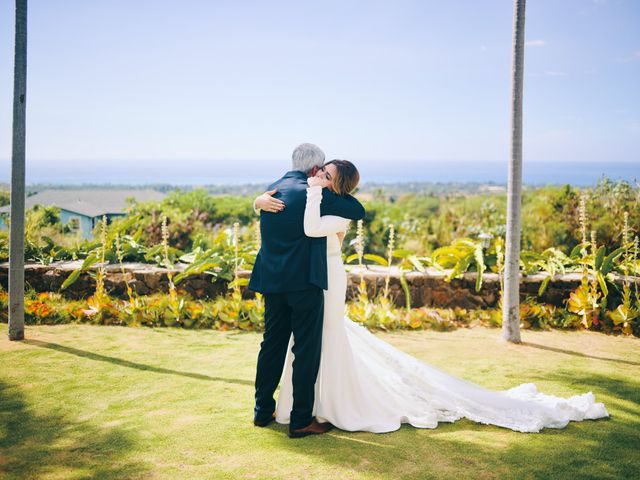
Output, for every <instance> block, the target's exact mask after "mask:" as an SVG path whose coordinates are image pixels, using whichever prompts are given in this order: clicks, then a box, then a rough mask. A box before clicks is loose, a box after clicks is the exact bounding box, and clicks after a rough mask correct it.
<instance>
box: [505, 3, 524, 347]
mask: <svg viewBox="0 0 640 480" xmlns="http://www.w3.org/2000/svg"><path fill="white" fill-rule="evenodd" d="M524 11H525V0H515V2H514V13H513V66H512V73H511V75H512V77H511V155H510V157H511V158H510V161H509V180H508V186H507V239H506V249H505V250H506V251H505V269H504V299H503V302H502V338H503V340H506V341H508V342H513V343H520V231H521V212H520V209H521V203H522V201H521V198H522V86H523V85H522V84H523V70H524Z"/></svg>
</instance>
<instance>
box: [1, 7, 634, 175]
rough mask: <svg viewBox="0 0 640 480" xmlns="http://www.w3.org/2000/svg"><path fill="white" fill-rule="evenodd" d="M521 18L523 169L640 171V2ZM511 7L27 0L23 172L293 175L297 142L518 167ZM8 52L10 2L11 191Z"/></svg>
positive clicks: (354, 156)
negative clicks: (290, 164) (60, 167)
mask: <svg viewBox="0 0 640 480" xmlns="http://www.w3.org/2000/svg"><path fill="white" fill-rule="evenodd" d="M527 3H528V4H527V19H526V22H527V23H526V38H527V43H528V46H527V49H526V54H525V71H526V75H525V97H524V98H525V100H524V109H525V114H524V115H525V119H524V126H525V136H524V156H525V160H526V161H527V162H554V161H569V162H571V161H575V162H583V161H586V162H599V163H604V162H611V161H616V162H634V161H638V152H639V151H640V93H639V91H638V85H640V28H638V26H639V25H640V2H638V1H635V0H626V1H625V0H598V1H594V0H562V1H557V0H529V1H528V2H527ZM512 8H513V6H512V1H511V0H483V1H475V0H450V1H446V2H443V1H427V0H416V1H404V0H394V1H391V0H388V1H349V0H341V1H316V2H299V1H298V2H293V1H292V2H287V1H279V0H270V1H241V0H235V1H214V0H208V1H204V0H202V1H200V0H183V1H166V0H155V1H147V0H136V1H120V0H109V1H101V2H98V1H86V0H76V1H64V0H58V1H56V2H51V1H46V0H30V2H29V9H30V11H29V72H28V80H29V81H28V95H27V100H28V118H27V120H28V141H27V144H28V145H27V148H28V158H29V160H30V162H31V163H30V167H29V168H31V169H36V168H37V169H38V172H39V173H42V172H43V171H44V172H46V171H47V169H51V170H54V169H55V168H54V165H57V164H64V163H65V162H66V164H68V165H71V164H76V165H79V162H80V161H81V160H82V161H83V167H82V168H84V169H86V170H87V171H92V170H94V169H95V170H96V171H100V170H101V169H105V168H109V167H112V168H117V169H126V168H128V167H131V168H133V167H137V168H139V169H141V171H144V169H151V168H156V169H163V170H165V171H166V172H168V173H169V174H171V172H174V171H176V172H177V171H179V170H180V169H181V168H184V165H187V164H189V165H190V168H192V167H193V166H194V165H195V166H197V165H198V162H203V163H205V162H208V163H210V164H211V163H215V162H220V164H222V161H223V160H232V162H230V163H229V162H227V163H225V165H226V167H225V168H226V169H228V170H229V171H234V172H236V173H237V174H238V175H241V174H242V173H243V172H244V171H247V170H248V169H251V168H253V166H254V165H255V162H256V161H265V162H276V163H274V165H277V166H278V167H279V166H280V165H281V164H282V165H285V166H286V162H287V161H288V159H289V156H290V152H291V150H292V148H293V147H294V146H295V145H296V144H298V143H300V142H303V141H311V142H314V143H317V144H318V145H320V146H321V147H322V148H323V149H324V150H325V151H326V153H327V156H328V157H330V158H336V157H337V158H348V159H351V160H353V161H354V162H360V163H359V164H360V165H366V164H367V162H369V163H370V164H372V165H373V164H378V165H385V164H390V165H393V163H389V162H393V161H405V162H411V161H425V160H426V161H432V162H444V163H442V165H446V162H455V161H460V162H489V161H494V162H496V161H497V162H499V161H506V158H507V156H508V132H509V95H510V92H509V88H510V69H511V35H512V31H511V29H512V14H513V11H512ZM12 49H13V1H9V0H7V1H3V2H1V3H0V72H2V75H1V76H0V161H1V163H2V165H3V169H2V171H3V174H2V177H3V178H8V176H9V173H8V165H9V164H8V159H9V158H10V155H11V143H10V142H11V95H12V88H13V87H12V68H13V67H12V66H13V50H12ZM183 161H185V162H187V163H182V162H183ZM282 162H284V163H282ZM4 167H6V168H4ZM31 174H32V175H31V176H32V178H34V175H35V173H34V171H33V170H32V171H31ZM28 175H29V173H28ZM28 179H29V177H28Z"/></svg>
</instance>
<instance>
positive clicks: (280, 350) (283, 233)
mask: <svg viewBox="0 0 640 480" xmlns="http://www.w3.org/2000/svg"><path fill="white" fill-rule="evenodd" d="M324 158H325V157H324V153H323V152H322V150H320V149H319V148H318V147H317V146H315V145H313V144H310V143H303V144H302V145H300V146H298V147H297V148H296V149H295V150H294V152H293V156H292V161H293V169H292V170H291V171H290V172H287V173H286V174H285V175H284V176H283V177H282V178H280V179H279V180H277V181H276V182H274V183H272V184H271V185H270V186H269V190H271V191H275V193H274V194H273V199H274V203H276V204H278V205H280V208H275V209H273V210H278V211H277V212H273V211H265V210H262V211H261V212H260V232H261V234H262V245H261V248H260V252H258V256H257V257H256V262H255V265H254V267H253V272H252V273H251V280H250V281H249V289H251V290H253V291H256V292H260V293H262V294H263V295H264V299H265V314H264V323H265V331H264V337H263V341H262V344H261V345H260V353H259V355H258V366H257V372H256V384H255V386H256V396H255V398H256V404H255V410H254V420H253V422H254V424H255V425H257V426H260V427H263V426H266V425H268V424H269V423H271V421H272V420H273V419H274V411H275V405H276V402H275V400H274V398H273V396H274V393H275V390H276V387H277V386H278V382H279V381H280V377H281V375H282V370H283V368H284V361H285V357H286V354H287V346H288V344H289V338H290V336H291V334H292V333H293V337H294V347H293V353H294V358H295V360H294V362H293V409H292V411H291V423H290V425H289V436H290V437H292V438H297V437H304V436H307V435H312V434H321V433H325V432H326V431H328V430H329V429H330V428H331V426H330V425H328V424H320V423H318V422H316V420H315V419H314V418H313V417H312V412H313V404H314V400H315V394H314V388H315V382H316V378H317V376H318V368H319V366H320V352H321V346H322V319H323V313H324V292H323V290H326V289H327V239H326V237H321V238H310V237H307V236H306V235H305V234H304V226H303V222H304V209H305V205H306V198H307V187H308V184H307V178H308V177H309V176H313V175H315V173H316V171H317V169H318V168H320V167H321V166H322V164H323V163H324ZM364 214H365V211H364V208H363V207H362V205H361V204H360V202H358V200H356V199H355V198H354V197H352V196H350V195H345V196H338V195H336V194H334V193H332V192H331V191H329V190H328V189H323V197H322V204H321V215H336V216H340V217H344V218H349V219H352V220H359V219H361V218H363V217H364Z"/></svg>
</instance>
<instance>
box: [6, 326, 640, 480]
mask: <svg viewBox="0 0 640 480" xmlns="http://www.w3.org/2000/svg"><path fill="white" fill-rule="evenodd" d="M0 329H1V331H0V335H2V337H1V339H0V362H1V365H2V370H1V373H0V415H1V416H0V477H2V478H5V479H26V478H33V479H65V480H66V479H80V478H82V479H89V478H92V479H129V478H150V479H201V478H202V479H205V478H230V479H231V478H233V479H235V478H310V479H316V478H339V479H343V478H369V479H374V478H376V479H377V478H389V479H391V478H416V479H418V478H420V479H422V478H474V479H482V478H518V479H520V478H572V479H577V478H594V479H595V478H624V477H626V478H630V477H632V476H633V475H637V474H638V471H639V470H640V460H639V452H640V405H639V404H640V348H639V347H640V340H638V339H633V338H620V337H611V336H605V335H602V334H598V333H590V332H557V331H556V332H529V331H526V332H524V339H525V341H526V342H528V343H526V344H525V345H523V346H513V345H507V344H504V343H501V342H499V340H498V339H499V331H498V330H489V329H483V328H474V329H470V330H458V331H455V332H450V333H436V332H408V333H393V334H380V336H381V337H382V338H384V339H385V340H386V341H388V342H391V343H392V344H394V345H396V346H398V347H399V348H401V349H403V350H405V351H406V352H409V353H411V354H412V355H415V356H417V357H419V358H421V359H423V360H425V361H427V362H430V363H431V364H434V365H436V366H438V367H441V368H443V369H445V370H447V371H449V372H451V373H453V374H456V375H460V376H462V377H465V378H467V379H471V380H474V381H476V382H478V383H481V384H482V385H485V386H487V387H490V388H495V389H505V388H508V387H511V386H514V385H516V384H519V383H522V382H527V381H533V382H535V383H537V384H538V386H539V387H540V389H541V390H542V391H545V392H548V393H552V394H556V395H572V394H576V393H581V392H585V391H588V390H593V392H594V393H595V394H596V397H597V398H598V400H600V401H604V402H605V404H606V406H607V408H608V409H609V412H610V413H611V418H610V419H605V420H598V421H587V422H583V423H572V424H570V425H569V427H568V428H566V429H564V430H545V431H543V432H542V433H539V434H522V433H516V432H511V431H509V430H505V429H501V428H498V427H492V426H485V425H476V424H474V423H472V422H470V421H466V420H463V421H460V422H457V423H455V424H442V425H441V426H440V427H438V428H437V429H435V430H419V429H415V428H412V427H407V426H405V427H403V428H402V429H401V430H399V431H398V432H394V433H389V434H383V435H374V434H369V433H347V432H342V431H339V430H334V431H332V432H331V433H329V434H327V435H325V436H321V437H308V438H304V439H297V440H291V439H289V438H288V437H287V435H286V430H285V427H282V426H279V425H275V426H273V427H269V428H266V429H260V428H256V427H253V425H252V424H251V413H252V397H253V375H254V368H255V358H256V354H257V351H258V345H259V340H260V336H259V335H258V334H254V333H236V332H216V331H193V330H177V329H147V328H140V329H136V328H121V327H93V326H88V325H64V326H39V327H30V328H28V330H27V337H28V340H26V341H25V342H23V343H15V342H9V341H8V340H7V339H6V325H2V326H0Z"/></svg>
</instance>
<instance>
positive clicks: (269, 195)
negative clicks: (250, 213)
mask: <svg viewBox="0 0 640 480" xmlns="http://www.w3.org/2000/svg"><path fill="white" fill-rule="evenodd" d="M277 191H278V189H275V190H269V191H268V192H264V193H263V194H262V195H260V196H259V197H258V198H256V201H255V206H256V208H257V209H259V210H262V211H264V212H271V213H277V212H281V211H282V210H284V202H283V201H282V200H280V199H278V198H273V195H274V194H275V193H276V192H277Z"/></svg>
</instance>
